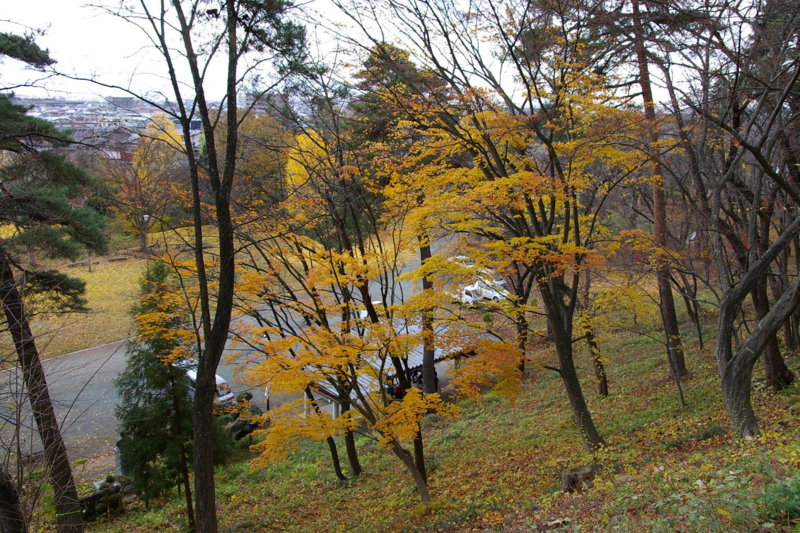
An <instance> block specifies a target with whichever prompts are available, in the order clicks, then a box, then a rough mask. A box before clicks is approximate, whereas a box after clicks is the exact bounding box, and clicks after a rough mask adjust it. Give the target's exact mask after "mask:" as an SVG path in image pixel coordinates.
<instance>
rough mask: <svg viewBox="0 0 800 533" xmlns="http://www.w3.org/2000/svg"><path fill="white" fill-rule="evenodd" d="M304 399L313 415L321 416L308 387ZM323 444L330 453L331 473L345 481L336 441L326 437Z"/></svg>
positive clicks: (345, 477) (320, 411)
mask: <svg viewBox="0 0 800 533" xmlns="http://www.w3.org/2000/svg"><path fill="white" fill-rule="evenodd" d="M306 397H308V401H310V402H311V405H313V406H314V413H315V414H316V415H317V416H321V415H322V410H321V409H320V408H319V404H318V403H317V400H316V399H315V398H314V393H313V392H312V391H311V388H310V387H306ZM325 442H327V443H328V450H329V451H330V452H331V463H332V464H333V471H334V472H335V473H336V477H337V478H339V479H340V480H341V481H346V480H347V476H345V475H344V473H343V472H342V462H341V461H340V460H339V450H338V449H337V448H336V441H335V440H333V437H328V438H326V439H325Z"/></svg>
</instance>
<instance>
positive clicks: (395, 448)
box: [389, 439, 431, 503]
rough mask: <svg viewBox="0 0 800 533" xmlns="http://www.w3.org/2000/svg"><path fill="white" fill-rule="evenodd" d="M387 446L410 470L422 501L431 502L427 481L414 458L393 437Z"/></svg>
mask: <svg viewBox="0 0 800 533" xmlns="http://www.w3.org/2000/svg"><path fill="white" fill-rule="evenodd" d="M389 446H390V447H391V449H392V452H394V454H395V455H396V456H397V457H398V458H399V459H400V460H401V461H403V464H404V465H406V468H407V469H408V471H409V472H411V475H412V477H413V478H414V483H416V485H417V490H418V491H419V496H420V498H422V503H431V495H430V493H428V483H427V481H426V480H425V476H423V475H422V472H420V471H419V469H418V468H417V465H416V463H415V462H414V458H413V457H412V456H411V454H410V453H408V451H407V450H406V449H405V448H403V447H402V446H401V445H400V443H399V442H397V441H396V440H394V439H392V441H391V443H390V444H389Z"/></svg>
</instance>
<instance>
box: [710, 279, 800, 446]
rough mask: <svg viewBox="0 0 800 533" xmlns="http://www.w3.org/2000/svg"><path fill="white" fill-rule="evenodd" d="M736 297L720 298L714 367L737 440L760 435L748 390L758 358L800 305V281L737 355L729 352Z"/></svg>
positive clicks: (730, 350) (799, 280) (787, 293)
mask: <svg viewBox="0 0 800 533" xmlns="http://www.w3.org/2000/svg"><path fill="white" fill-rule="evenodd" d="M736 299H737V298H736V297H735V296H733V297H732V296H730V295H726V296H723V301H722V305H720V321H719V331H720V336H719V340H718V341H717V364H718V365H719V373H720V378H721V379H722V396H723V398H724V399H725V404H726V406H727V408H728V414H729V415H730V417H731V421H732V422H733V427H734V429H735V430H736V432H737V435H738V436H739V437H740V438H744V437H754V436H757V435H758V434H759V429H758V420H757V419H756V416H755V413H754V412H753V407H752V404H751V402H750V390H751V381H752V374H753V366H754V365H755V362H756V360H757V359H758V355H759V354H760V353H761V352H762V351H763V349H764V347H765V346H766V345H767V343H768V342H769V339H770V337H774V335H775V332H777V331H778V329H780V327H781V324H783V322H784V321H785V320H786V318H787V317H789V315H791V314H792V313H793V312H794V311H795V310H796V309H797V307H798V305H800V278H798V280H797V281H795V283H794V285H793V286H792V287H791V288H790V289H789V290H788V291H787V292H786V293H784V295H783V296H782V297H781V299H780V300H778V302H777V303H776V304H775V305H774V306H773V307H772V309H770V311H769V313H768V314H767V315H766V316H765V317H764V318H762V319H761V320H760V321H759V324H758V327H756V328H755V330H754V331H753V332H752V333H751V334H750V336H749V337H748V338H747V339H746V340H745V341H744V342H743V343H742V344H741V345H740V346H739V348H738V349H737V350H736V352H733V350H732V348H731V332H732V330H733V328H734V320H735V317H736V314H737V313H738V311H737V310H738V305H737V304H736Z"/></svg>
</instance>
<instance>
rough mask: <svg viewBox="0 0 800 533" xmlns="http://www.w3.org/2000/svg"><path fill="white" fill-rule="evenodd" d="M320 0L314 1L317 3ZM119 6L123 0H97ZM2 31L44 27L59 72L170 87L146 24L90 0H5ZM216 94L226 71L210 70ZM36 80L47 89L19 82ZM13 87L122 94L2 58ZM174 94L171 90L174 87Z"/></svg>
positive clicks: (5, 78) (144, 87) (0, 77)
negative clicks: (47, 75) (45, 74)
mask: <svg viewBox="0 0 800 533" xmlns="http://www.w3.org/2000/svg"><path fill="white" fill-rule="evenodd" d="M318 3H319V0H317V2H315V5H316V4H318ZM94 4H95V5H98V4H101V5H108V6H112V7H113V6H114V5H118V4H119V0H96V1H95V2H94ZM0 6H2V9H0V31H4V32H10V33H16V34H25V33H28V32H29V31H31V30H43V31H44V34H43V35H42V36H39V37H37V38H36V41H37V43H38V44H39V45H40V46H41V47H43V48H46V49H48V50H49V52H50V55H51V56H52V57H53V58H54V59H55V60H56V61H57V65H56V67H57V69H58V70H59V71H60V72H64V73H69V74H75V75H77V76H80V77H95V78H96V79H98V80H101V81H105V82H107V83H112V84H116V85H122V86H130V87H131V88H132V89H134V90H136V91H139V92H142V91H148V90H157V91H159V90H160V91H164V92H169V84H168V83H167V80H166V79H165V74H166V73H165V70H164V65H163V62H162V61H160V60H159V58H158V57H155V56H154V55H153V53H152V50H149V43H148V41H147V40H146V37H145V36H144V34H143V33H142V31H141V30H139V29H138V28H136V27H135V26H133V25H132V24H130V23H128V22H125V21H123V20H121V19H119V18H117V17H114V16H112V15H108V14H104V13H103V12H102V10H100V9H98V8H96V7H91V6H89V5H87V4H86V0H0ZM207 79H209V80H211V81H212V83H211V85H210V86H209V87H208V88H207V90H208V91H209V92H210V93H211V98H220V97H221V96H222V94H224V71H223V70H222V69H221V68H220V70H219V71H218V72H217V73H213V72H212V75H210V76H208V77H207ZM31 82H35V84H36V85H37V86H40V87H41V86H43V87H47V91H43V90H41V89H32V88H29V87H20V86H19V85H24V84H26V83H31ZM8 88H13V90H14V91H15V92H16V94H18V95H20V96H24V95H27V96H54V97H58V96H63V97H92V95H97V96H108V95H122V94H123V93H121V92H114V91H113V90H111V89H107V88H103V87H99V86H96V85H92V84H90V83H85V82H83V83H81V82H73V81H70V80H65V79H63V78H58V79H48V80H42V75H41V74H40V73H38V72H35V71H31V70H29V69H27V70H26V69H22V68H21V66H20V65H19V62H17V61H13V60H9V59H7V58H6V59H4V60H2V64H0V89H8ZM169 94H171V92H170V93H169Z"/></svg>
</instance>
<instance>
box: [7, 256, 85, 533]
mask: <svg viewBox="0 0 800 533" xmlns="http://www.w3.org/2000/svg"><path fill="white" fill-rule="evenodd" d="M0 298H2V302H3V304H2V305H3V312H4V313H5V317H6V323H7V327H8V330H9V332H10V333H11V337H12V338H13V340H14V348H15V350H16V352H17V357H18V359H19V364H20V367H21V369H22V375H23V379H24V380H25V386H26V387H27V389H28V395H29V398H30V403H31V410H32V411H33V417H34V420H35V421H36V427H37V429H38V431H39V437H40V438H41V440H42V446H43V448H44V454H45V458H46V459H47V465H48V466H49V467H50V479H51V481H52V483H53V493H54V497H53V501H54V504H55V508H56V529H57V531H58V533H82V532H83V518H82V516H81V507H80V504H79V503H78V492H77V490H76V489H75V480H74V478H73V477H72V468H71V467H70V464H69V457H68V456H67V448H66V446H65V445H64V440H63V439H62V437H61V430H60V428H59V426H58V420H57V419H56V413H55V411H54V410H53V403H52V402H51V401H50V393H49V391H48V389H47V380H46V379H45V374H44V368H43V367H42V362H41V360H40V359H39V352H38V350H37V349H36V343H35V342H34V337H33V333H32V332H31V329H30V325H29V324H28V318H27V316H26V315H25V309H24V306H23V303H22V298H21V297H20V294H19V291H17V286H16V283H15V280H14V272H13V270H12V269H11V260H10V258H9V257H8V255H7V253H6V251H5V249H3V248H2V247H0Z"/></svg>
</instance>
